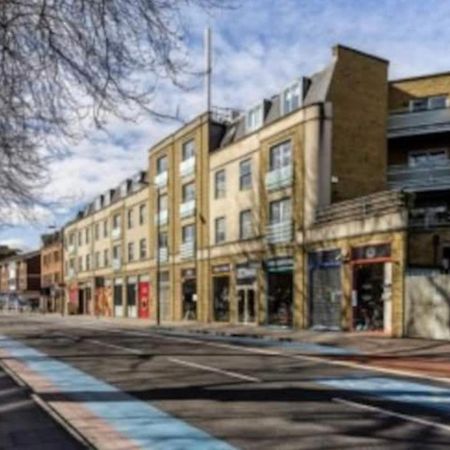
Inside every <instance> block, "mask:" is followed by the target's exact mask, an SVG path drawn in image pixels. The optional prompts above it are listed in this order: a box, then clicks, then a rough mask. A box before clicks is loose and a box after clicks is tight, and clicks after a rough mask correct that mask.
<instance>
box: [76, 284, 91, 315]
mask: <svg viewBox="0 0 450 450" xmlns="http://www.w3.org/2000/svg"><path fill="white" fill-rule="evenodd" d="M77 314H94V308H93V300H92V285H91V283H89V282H86V283H79V285H78V311H77Z"/></svg>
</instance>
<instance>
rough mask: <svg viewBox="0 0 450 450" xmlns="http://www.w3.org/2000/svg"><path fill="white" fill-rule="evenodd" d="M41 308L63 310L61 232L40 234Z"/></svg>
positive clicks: (47, 310) (55, 310)
mask: <svg viewBox="0 0 450 450" xmlns="http://www.w3.org/2000/svg"><path fill="white" fill-rule="evenodd" d="M41 241H42V246H41V309H42V310H43V311H45V312H60V313H63V312H64V262H63V244H62V233H61V232H60V231H55V232H54V233H51V234H44V235H42V236H41Z"/></svg>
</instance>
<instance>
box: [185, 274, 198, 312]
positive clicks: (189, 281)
mask: <svg viewBox="0 0 450 450" xmlns="http://www.w3.org/2000/svg"><path fill="white" fill-rule="evenodd" d="M181 299H182V302H183V320H197V282H196V277H195V269H194V268H192V269H182V270H181Z"/></svg>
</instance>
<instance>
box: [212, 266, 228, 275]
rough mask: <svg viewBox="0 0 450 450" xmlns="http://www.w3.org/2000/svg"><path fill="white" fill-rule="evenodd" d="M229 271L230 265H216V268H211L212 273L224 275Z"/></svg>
mask: <svg viewBox="0 0 450 450" xmlns="http://www.w3.org/2000/svg"><path fill="white" fill-rule="evenodd" d="M230 270H231V266H230V264H218V265H217V266H213V268H212V272H213V273H224V272H229V271H230Z"/></svg>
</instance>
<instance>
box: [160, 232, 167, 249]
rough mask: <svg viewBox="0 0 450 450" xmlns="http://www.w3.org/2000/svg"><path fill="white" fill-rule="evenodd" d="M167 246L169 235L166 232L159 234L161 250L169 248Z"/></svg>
mask: <svg viewBox="0 0 450 450" xmlns="http://www.w3.org/2000/svg"><path fill="white" fill-rule="evenodd" d="M167 244H168V238H167V233H166V232H162V233H159V236H158V245H159V248H167Z"/></svg>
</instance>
